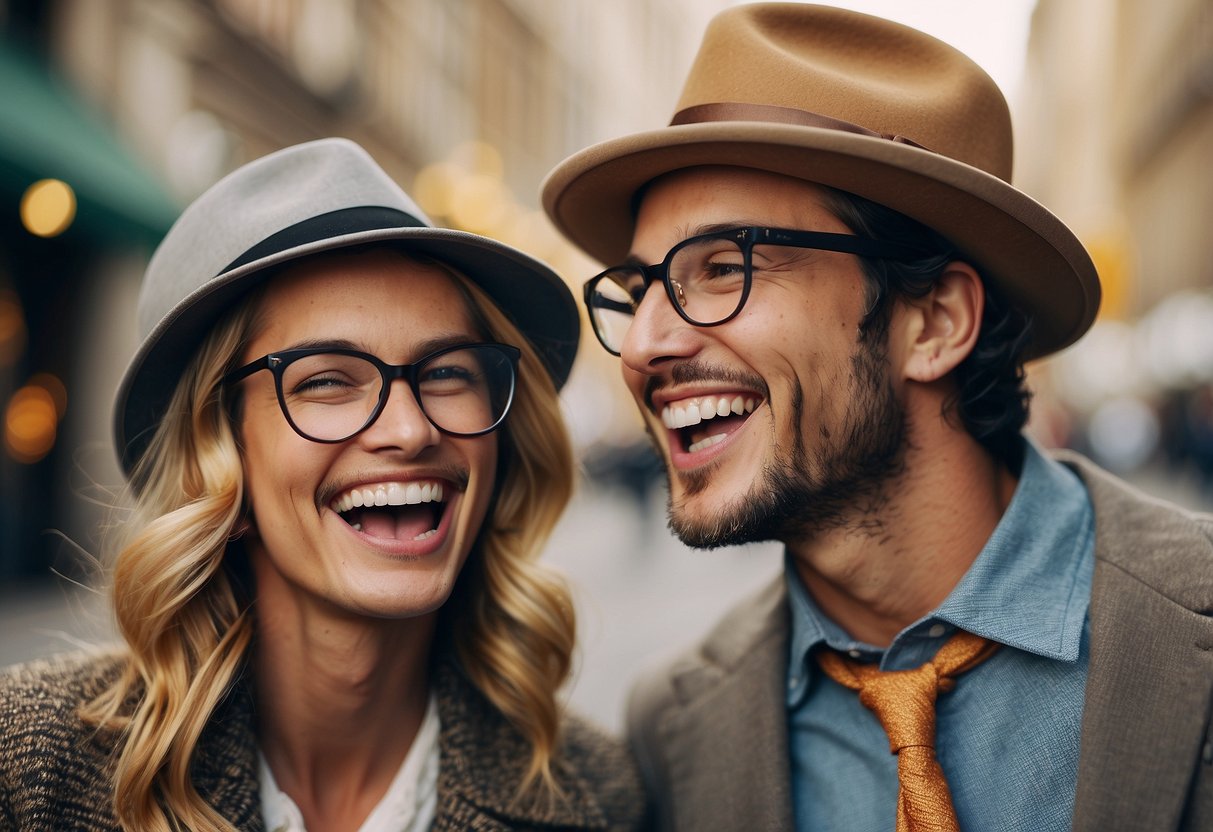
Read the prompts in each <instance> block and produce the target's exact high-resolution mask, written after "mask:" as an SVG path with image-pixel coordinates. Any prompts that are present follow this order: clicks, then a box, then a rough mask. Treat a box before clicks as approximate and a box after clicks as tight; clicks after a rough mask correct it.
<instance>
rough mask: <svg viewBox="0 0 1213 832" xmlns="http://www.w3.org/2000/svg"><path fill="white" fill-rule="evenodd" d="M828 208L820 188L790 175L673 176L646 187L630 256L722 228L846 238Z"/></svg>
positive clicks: (710, 171)
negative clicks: (750, 227)
mask: <svg viewBox="0 0 1213 832" xmlns="http://www.w3.org/2000/svg"><path fill="white" fill-rule="evenodd" d="M826 205H827V202H826V197H825V191H824V190H823V189H822V187H821V186H820V185H816V184H814V183H812V182H808V181H806V180H803V179H796V178H793V177H791V176H783V175H780V174H776V173H768V172H766V171H759V170H751V169H748V168H734V167H698V168H688V169H685V170H680V171H675V172H673V173H669V174H666V175H665V176H662V177H660V178H659V179H656V180H654V181H653V182H652V183H650V184H649V185H648V187H647V188H646V190H645V192H644V196H643V197H642V199H641V201H640V205H639V211H638V212H637V217H636V231H635V233H634V236H633V240H632V243H633V245H632V251H633V253H635V254H647V255H648V256H649V257H650V258H651V257H652V256H654V255H655V254H656V253H657V252H660V253H661V254H664V252H665V251H666V250H668V249H669V248H670V247H671V246H673V245H675V244H677V243H678V242H680V241H682V240H684V239H686V238H687V237H692V236H694V235H695V234H699V233H703V230H704V229H705V228H706V227H711V226H719V225H738V226H740V225H760V226H768V227H772V228H794V229H802V230H806V231H835V232H840V233H845V232H846V231H847V230H848V229H847V227H846V226H845V225H843V224H842V222H841V221H839V220H838V218H837V217H835V216H834V214H833V213H832V212H831V211H830V210H829V209H828V208H827V207H826ZM655 250H656V251H655ZM650 262H652V261H650Z"/></svg>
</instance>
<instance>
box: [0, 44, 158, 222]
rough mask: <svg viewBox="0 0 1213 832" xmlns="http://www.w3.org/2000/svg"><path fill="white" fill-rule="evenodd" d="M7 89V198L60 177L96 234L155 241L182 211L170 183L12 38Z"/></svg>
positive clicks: (3, 108)
mask: <svg viewBox="0 0 1213 832" xmlns="http://www.w3.org/2000/svg"><path fill="white" fill-rule="evenodd" d="M0 91H2V92H0V193H2V194H4V197H5V199H6V200H7V199H10V198H11V199H19V198H20V195H21V194H22V193H23V192H24V190H25V188H27V187H28V186H29V185H30V184H32V183H33V182H36V181H37V180H39V179H47V178H53V179H61V180H63V181H64V182H66V183H67V184H68V185H70V186H71V187H72V189H73V190H74V191H75V192H76V200H77V205H78V207H77V214H76V222H77V223H79V224H81V225H82V226H86V227H88V228H89V229H90V230H91V231H94V232H102V233H104V234H110V233H118V234H123V235H125V236H133V237H139V238H142V239H144V240H146V241H149V242H153V243H154V242H155V241H157V240H159V238H160V237H161V236H163V235H164V233H165V231H167V230H168V227H169V226H170V225H171V224H172V222H173V220H174V219H175V218H176V216H177V214H178V213H179V207H178V206H177V205H176V204H175V203H174V201H173V199H172V198H171V197H170V196H169V195H168V192H167V190H166V189H165V188H164V186H163V185H162V184H161V183H160V181H159V180H157V179H156V178H155V177H154V176H153V175H152V174H151V173H149V172H148V170H147V169H146V168H144V167H143V166H141V165H140V164H139V163H138V162H137V161H136V160H135V159H134V158H133V157H132V155H131V153H130V152H129V151H128V150H127V149H126V148H125V147H124V146H123V145H122V144H121V143H120V142H119V140H118V138H117V136H116V135H115V133H114V131H113V129H112V128H111V127H109V125H108V124H107V123H106V121H105V119H104V118H102V117H101V116H100V115H99V114H97V113H95V112H93V111H92V110H91V109H90V108H89V107H88V106H87V105H86V104H85V103H84V102H83V101H82V100H80V98H79V97H78V96H77V95H76V94H75V93H74V92H73V91H72V90H71V89H70V88H69V87H68V86H67V85H66V84H64V83H63V82H62V81H61V80H59V79H58V78H57V77H55V76H54V74H53V73H52V71H51V70H50V69H49V68H48V67H47V66H46V65H45V62H44V61H42V60H41V59H40V58H38V57H37V56H36V55H35V54H34V53H32V52H31V51H29V50H28V49H26V48H24V47H23V46H21V45H20V44H17V43H14V42H13V41H11V40H3V39H0ZM14 194H15V196H13V195H14ZM3 210H4V211H5V212H8V211H9V210H10V209H9V208H7V207H6V208H4V209H3ZM12 210H15V206H14V208H13V209H12Z"/></svg>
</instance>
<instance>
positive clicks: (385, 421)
mask: <svg viewBox="0 0 1213 832" xmlns="http://www.w3.org/2000/svg"><path fill="white" fill-rule="evenodd" d="M355 438H356V439H357V441H358V442H359V443H360V444H362V445H363V446H364V447H366V448H367V449H368V450H392V449H399V450H402V451H405V452H406V453H408V455H409V456H415V455H417V454H419V453H421V452H422V451H423V450H425V449H426V448H429V447H432V446H434V445H437V444H438V442H439V440H441V439H442V432H441V431H439V430H438V428H436V427H434V425H433V424H432V423H431V422H430V420H429V419H427V418H426V416H425V413H423V412H422V410H421V405H420V404H419V403H418V402H417V399H416V397H415V396H414V395H413V390H412V388H411V387H409V384H408V382H407V381H405V380H404V379H395V380H393V381H392V383H391V386H390V387H389V388H388V398H387V401H386V402H384V404H383V410H382V411H380V413H379V417H378V418H377V419H375V421H374V422H372V423H371V426H370V427H368V428H367V429H366V430H364V431H363V432H362V433H360V434H358V436H357V437H355Z"/></svg>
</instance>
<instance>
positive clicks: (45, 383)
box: [29, 373, 67, 419]
mask: <svg viewBox="0 0 1213 832" xmlns="http://www.w3.org/2000/svg"><path fill="white" fill-rule="evenodd" d="M29 386H31V387H41V388H42V389H43V390H45V391H46V392H48V393H50V394H51V401H53V402H54V403H55V416H56V417H57V418H59V419H62V418H63V414H64V413H66V412H67V387H65V386H64V385H63V382H62V381H60V380H59V377H58V376H53V375H51V374H50V373H36V374H35V375H34V376H32V377H31V378H30V380H29Z"/></svg>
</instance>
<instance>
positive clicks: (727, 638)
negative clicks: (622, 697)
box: [627, 573, 788, 719]
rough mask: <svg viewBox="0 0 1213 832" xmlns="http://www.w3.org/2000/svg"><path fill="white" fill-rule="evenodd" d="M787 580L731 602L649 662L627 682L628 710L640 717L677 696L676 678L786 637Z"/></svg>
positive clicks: (720, 666)
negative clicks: (711, 621) (686, 642)
mask: <svg viewBox="0 0 1213 832" xmlns="http://www.w3.org/2000/svg"><path fill="white" fill-rule="evenodd" d="M787 630H788V627H787V586H786V584H785V582H784V577H783V574H782V573H780V575H779V576H778V577H777V578H776V579H775V580H773V581H770V582H768V583H767V584H766V585H764V586H763V587H762V588H761V589H759V590H758V591H757V592H753V593H751V594H750V595H749V596H747V597H745V598H743V599H742V600H741V601H739V602H737V603H736V604H734V605H733V606H732V607H731V608H730V609H729V610H728V611H727V612H725V614H724V615H723V616H721V618H720V619H719V620H718V621H717V622H716V624H715V625H713V626H712V628H711V629H710V630H709V631H708V632H707V633H706V634H704V635H703V636H702V637H701V638H699V640H698V641H696V642H694V643H693V644H691V645H690V646H689V647H683V648H681V649H679V650H677V651H676V652H674V653H673V654H670V655H666V656H664V657H661V658H659V659H657V660H656V661H654V662H652V663H650V664H649V665H648V666H647V667H646V668H645V669H643V670H642V671H641V672H640V674H639V675H638V677H637V680H636V682H635V683H634V684H633V686H632V690H631V692H630V694H629V698H628V706H627V708H628V713H629V714H633V715H636V716H638V717H640V718H642V719H643V718H644V717H645V716H646V715H650V714H656V713H659V712H660V711H661V710H663V708H664V706H665V705H666V704H669V703H671V702H672V701H673V700H674V699H675V698H676V697H677V695H678V694H677V686H676V680H678V679H694V678H695V677H696V676H697V675H698V674H700V673H714V672H720V671H723V672H727V671H729V670H730V669H732V668H733V667H734V666H735V665H737V664H738V663H739V662H741V661H742V660H743V659H746V658H747V657H749V656H750V655H751V654H752V653H753V652H754V651H755V650H757V649H759V648H761V647H764V646H765V647H770V643H771V642H772V641H775V642H778V643H783V642H786V640H787Z"/></svg>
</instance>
